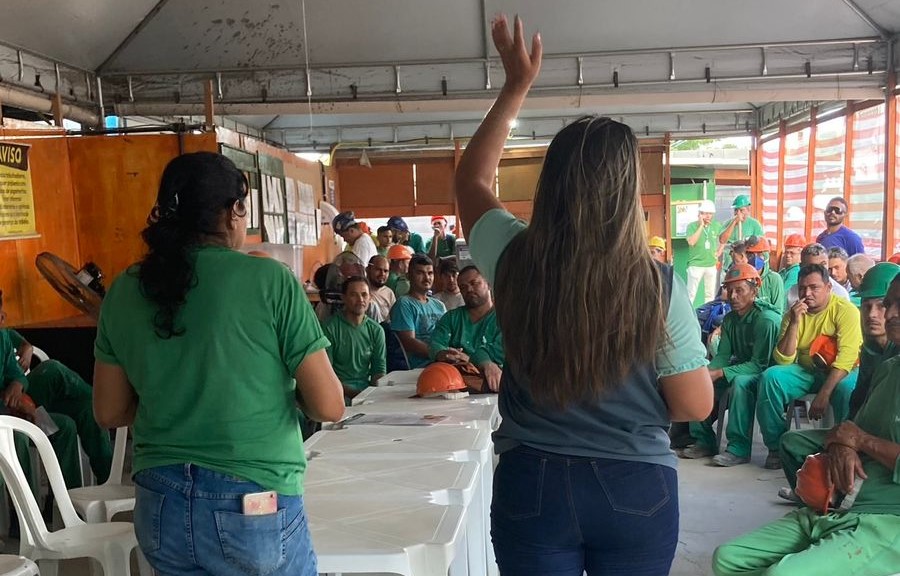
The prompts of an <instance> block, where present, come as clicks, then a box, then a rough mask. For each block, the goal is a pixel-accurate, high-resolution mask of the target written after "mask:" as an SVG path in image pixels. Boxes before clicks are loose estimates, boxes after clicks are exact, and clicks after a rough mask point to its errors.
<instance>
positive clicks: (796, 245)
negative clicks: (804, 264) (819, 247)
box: [778, 234, 806, 293]
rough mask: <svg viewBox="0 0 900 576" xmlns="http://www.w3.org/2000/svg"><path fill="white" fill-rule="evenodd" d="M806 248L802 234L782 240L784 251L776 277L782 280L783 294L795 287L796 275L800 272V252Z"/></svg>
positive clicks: (791, 235)
mask: <svg viewBox="0 0 900 576" xmlns="http://www.w3.org/2000/svg"><path fill="white" fill-rule="evenodd" d="M804 246H806V238H804V237H803V235H802V234H789V235H788V237H787V238H785V239H784V251H783V252H782V253H781V270H779V271H778V275H779V276H781V279H782V280H784V291H785V293H787V292H790V290H791V288H792V287H794V286H796V285H797V273H798V272H800V252H801V251H802V250H803V247H804Z"/></svg>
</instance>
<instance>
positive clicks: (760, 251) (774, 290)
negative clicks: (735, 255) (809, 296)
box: [746, 236, 785, 310]
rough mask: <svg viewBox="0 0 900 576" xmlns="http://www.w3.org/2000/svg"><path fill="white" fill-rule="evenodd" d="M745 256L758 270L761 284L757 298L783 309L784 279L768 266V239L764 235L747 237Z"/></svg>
mask: <svg viewBox="0 0 900 576" xmlns="http://www.w3.org/2000/svg"><path fill="white" fill-rule="evenodd" d="M746 243H747V256H748V262H749V259H750V258H752V259H753V261H752V262H750V263H751V264H752V265H753V267H754V268H756V269H757V270H758V271H759V277H760V278H761V279H762V286H761V287H760V289H759V299H760V300H764V301H766V302H768V303H770V304H772V305H773V306H777V307H778V309H779V310H784V304H785V295H784V280H782V279H781V276H779V275H778V274H777V273H775V272H773V271H772V269H771V267H769V241H768V240H766V239H765V238H764V237H762V236H759V237H755V236H751V237H750V238H748V239H747V241H746Z"/></svg>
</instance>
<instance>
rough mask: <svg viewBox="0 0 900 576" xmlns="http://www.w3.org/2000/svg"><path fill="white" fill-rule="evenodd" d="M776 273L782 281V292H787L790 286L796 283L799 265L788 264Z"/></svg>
mask: <svg viewBox="0 0 900 576" xmlns="http://www.w3.org/2000/svg"><path fill="white" fill-rule="evenodd" d="M778 275H779V276H781V279H782V280H783V281H784V293H785V294H787V293H788V292H790V291H791V288H793V287H794V286H796V285H797V281H798V280H799V277H800V265H799V264H794V265H793V266H788V267H787V268H784V269H782V270H779V271H778Z"/></svg>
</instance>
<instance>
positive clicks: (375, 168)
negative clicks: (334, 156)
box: [338, 161, 414, 214]
mask: <svg viewBox="0 0 900 576" xmlns="http://www.w3.org/2000/svg"><path fill="white" fill-rule="evenodd" d="M338 174H339V177H340V183H341V205H340V206H338V208H340V209H341V210H355V209H357V208H363V207H367V208H372V207H380V206H408V207H409V212H407V214H408V213H411V212H412V207H413V204H414V200H413V172H412V163H411V162H408V161H404V162H377V163H375V162H373V163H372V167H371V168H369V167H368V166H360V164H359V163H358V162H352V161H351V162H347V163H342V164H340V165H339V166H338Z"/></svg>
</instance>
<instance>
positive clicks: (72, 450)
mask: <svg viewBox="0 0 900 576" xmlns="http://www.w3.org/2000/svg"><path fill="white" fill-rule="evenodd" d="M50 418H51V419H52V420H53V423H54V424H56V427H57V428H59V430H58V431H57V432H56V433H54V434H53V435H52V436H50V445H51V446H53V452H54V453H55V454H56V459H57V460H58V461H59V467H60V469H61V470H62V475H63V480H65V482H66V488H79V487H81V484H82V480H81V463H80V462H79V459H80V457H81V455H80V454H79V453H78V432H77V429H76V427H75V421H74V420H72V419H71V418H69V417H68V416H66V415H64V414H57V413H55V412H50ZM13 438H14V440H15V445H16V456H17V457H18V459H19V464H21V465H22V470H24V472H25V478H26V479H27V480H28V484H29V485H30V486H31V489H32V491H35V492H36V489H37V487H38V483H39V482H40V478H38V477H37V476H36V475H35V474H33V473H32V470H31V452H30V451H29V446H30V445H31V443H30V442H29V441H28V437H27V436H25V435H24V434H19V433H16V434H15V435H14V436H13ZM107 476H109V473H108V472H107Z"/></svg>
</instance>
